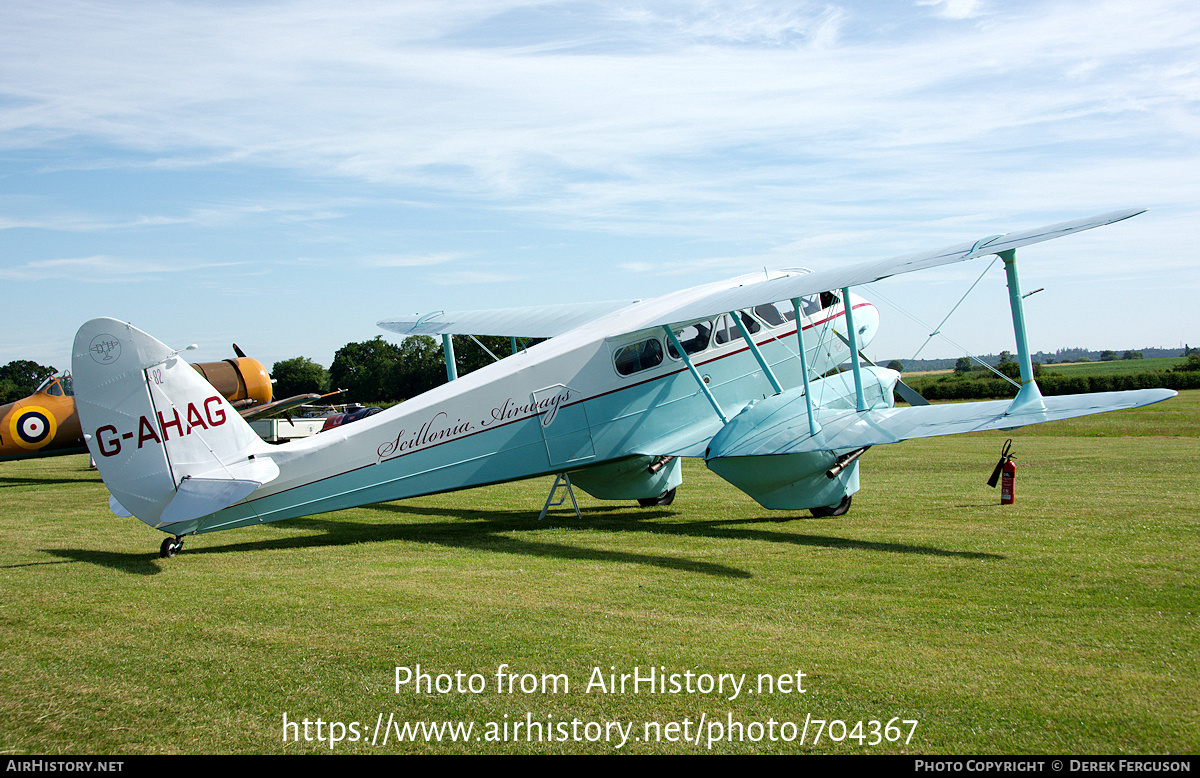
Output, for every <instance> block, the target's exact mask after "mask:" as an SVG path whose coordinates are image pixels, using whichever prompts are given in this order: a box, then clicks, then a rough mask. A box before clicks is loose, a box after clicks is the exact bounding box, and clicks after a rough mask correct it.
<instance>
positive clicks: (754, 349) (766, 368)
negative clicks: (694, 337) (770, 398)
mask: <svg viewBox="0 0 1200 778" xmlns="http://www.w3.org/2000/svg"><path fill="white" fill-rule="evenodd" d="M739 313H740V312H739V311H730V312H729V318H731V319H733V323H734V324H736V325H737V328H738V330H739V331H740V332H741V333H742V339H743V340H745V341H746V343H747V345H749V346H750V352H751V353H752V354H754V358H755V359H757V360H758V366H759V367H761V368H762V370H763V372H764V373H766V374H767V380H768V381H770V382H771V388H772V389H774V390H775V394H780V393H781V392H783V387H782V386H780V385H779V380H778V379H776V378H775V373H774V372H773V371H772V370H771V366H770V365H768V364H767V360H766V359H765V358H764V357H763V355H762V352H761V351H759V350H758V344H757V343H755V342H754V338H752V337H750V331H749V330H747V329H746V325H745V323H743V322H742V317H741V316H739V315H738V314H739Z"/></svg>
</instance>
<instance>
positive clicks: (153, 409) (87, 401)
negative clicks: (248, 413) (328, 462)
mask: <svg viewBox="0 0 1200 778" xmlns="http://www.w3.org/2000/svg"><path fill="white" fill-rule="evenodd" d="M176 353H177V352H175V351H173V350H172V349H170V348H168V347H167V346H166V345H164V344H163V343H161V342H159V341H158V340H155V339H154V338H152V337H150V336H149V335H147V334H146V333H144V332H142V331H141V330H139V329H137V328H136V327H133V326H131V325H129V324H125V323H123V322H119V321H116V320H115V319H107V318H103V319H93V320H92V321H89V322H88V323H87V324H85V325H83V327H81V328H80V329H79V332H78V333H77V334H76V336H75V345H74V349H73V351H72V360H71V369H72V373H73V375H74V376H75V392H76V397H75V399H76V405H77V407H78V411H79V419H80V423H81V424H82V427H83V431H84V437H85V439H86V440H87V445H88V450H89V451H90V452H91V455H92V458H93V459H94V460H95V462H96V466H97V468H98V469H99V470H100V475H101V477H102V478H103V479H104V483H105V485H106V486H108V489H109V491H110V492H111V493H112V500H111V501H110V507H112V508H113V511H114V513H118V515H120V513H121V511H118V510H117V508H121V509H123V510H124V512H126V513H128V514H131V515H134V516H137V518H139V519H140V520H141V521H143V522H145V523H146V524H148V525H150V526H151V527H156V528H158V529H162V530H163V531H165V532H170V533H172V534H175V535H183V534H187V533H188V532H191V531H193V530H194V528H195V525H194V522H195V520H196V519H199V518H201V517H203V516H206V515H208V514H210V513H213V512H215V511H218V510H221V509H222V508H226V507H228V506H230V505H233V504H234V503H237V502H239V501H241V500H243V499H245V498H246V497H248V496H249V495H250V494H252V493H253V492H254V491H255V490H256V489H257V488H258V487H259V486H261V485H262V484H264V483H267V482H269V481H271V480H274V479H275V478H276V477H277V476H278V475H279V468H278V467H277V466H276V465H275V463H274V462H273V461H272V460H271V458H270V456H269V455H270V453H271V447H270V446H269V445H268V444H266V443H265V442H263V441H262V440H261V439H259V437H258V436H257V435H255V434H254V431H253V430H251V429H250V427H249V425H248V424H246V422H245V421H244V420H243V419H242V418H241V416H240V415H238V413H237V411H236V410H234V408H233V406H231V405H230V404H229V402H228V401H226V400H225V398H224V397H222V396H221V394H220V392H218V391H216V390H215V389H214V388H213V387H212V386H211V385H210V384H209V383H208V382H207V381H205V380H204V379H203V378H202V377H201V376H200V375H199V374H198V373H197V372H196V371H195V370H193V369H192V368H191V366H190V365H188V364H187V363H186V362H185V361H184V360H182V359H180V358H179V357H178V356H176ZM113 503H115V505H114V504H113Z"/></svg>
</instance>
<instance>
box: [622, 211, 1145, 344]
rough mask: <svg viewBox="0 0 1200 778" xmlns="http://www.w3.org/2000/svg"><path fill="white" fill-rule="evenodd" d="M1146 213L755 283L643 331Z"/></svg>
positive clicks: (701, 301)
mask: <svg viewBox="0 0 1200 778" xmlns="http://www.w3.org/2000/svg"><path fill="white" fill-rule="evenodd" d="M1144 212H1145V209H1144V208H1132V209H1127V210H1123V211H1111V212H1109V213H1104V214H1100V215H1098V216H1092V217H1089V218H1086V219H1075V220H1074V221H1067V222H1060V223H1058V224H1051V225H1049V226H1046V227H1039V228H1037V229H1033V230H1025V231H1023V232H1010V233H1008V234H1007V235H997V236H993V237H990V238H983V239H980V240H977V241H975V242H973V243H970V242H968V243H959V244H956V245H953V246H947V247H945V248H940V249H935V250H933V251H925V252H919V253H916V254H905V255H904V256H900V257H893V258H892V259H885V260H881V261H873V262H861V263H858V264H854V265H850V266H848V267H843V268H834V269H829V270H819V271H816V272H814V273H809V274H802V275H789V276H784V277H779V278H772V279H769V280H762V281H758V282H751V283H747V284H743V285H742V286H739V287H735V288H733V289H722V290H720V291H717V292H713V293H711V294H708V295H704V296H703V297H700V298H698V299H693V300H691V301H689V302H687V303H685V304H683V305H680V306H678V307H676V308H674V309H673V310H671V311H667V312H659V313H658V316H657V318H655V319H653V320H651V321H649V322H647V324H646V325H645V326H647V327H654V326H664V325H669V324H674V323H677V322H681V321H691V320H694V319H702V318H705V317H708V316H713V315H716V314H718V313H724V312H727V311H739V310H743V309H746V308H753V307H754V306H756V305H763V304H765V303H772V302H777V301H779V300H788V299H791V298H793V297H802V296H804V295H809V294H817V293H819V292H826V291H829V290H831V289H842V288H844V287H849V286H858V285H860V284H869V283H871V282H872V281H878V280H880V279H883V278H887V277H889V276H894V275H899V274H900V273H911V272H914V271H917V270H925V269H927V268H931V267H938V266H941V265H948V264H951V263H954V262H961V261H963V260H966V259H974V258H976V257H983V256H987V255H990V254H997V253H999V252H1001V251H1007V250H1010V249H1016V248H1020V247H1021V246H1028V245H1031V244H1033V243H1041V242H1042V241H1046V240H1052V239H1054V238H1061V237H1063V236H1064V235H1070V234H1071V233H1074V232H1082V231H1083V230H1090V229H1092V228H1093V227H1102V226H1104V225H1106V224H1112V223H1114V222H1119V221H1122V220H1124V219H1128V218H1130V217H1133V216H1137V215H1138V214H1140V213H1144Z"/></svg>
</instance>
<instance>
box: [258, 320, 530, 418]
mask: <svg viewBox="0 0 1200 778" xmlns="http://www.w3.org/2000/svg"><path fill="white" fill-rule="evenodd" d="M478 341H479V342H478V343H476V342H475V340H472V339H471V338H469V337H466V336H462V335H455V336H453V342H454V363H455V368H456V370H457V373H458V375H460V376H462V375H466V374H467V373H470V372H472V371H475V370H478V369H479V368H481V367H483V366H484V365H488V364H490V363H492V362H493V361H495V360H494V359H493V358H492V356H491V355H489V354H488V353H487V351H484V349H483V347H481V346H480V343H482V344H483V346H486V347H487V349H488V350H490V351H491V352H492V354H495V355H496V356H497V357H501V358H503V357H506V356H508V355H510V354H511V353H512V343H511V341H510V340H509V339H508V338H503V337H480V338H478ZM443 353H444V352H443V350H442V343H441V341H440V340H435V339H434V338H431V337H428V336H426V335H415V336H412V337H408V338H405V339H404V340H403V341H401V342H400V343H392V342H390V341H386V340H384V339H383V336H382V335H378V336H376V337H375V338H374V339H372V340H365V341H362V342H360V343H347V344H346V345H345V346H342V347H341V348H340V349H338V350H337V353H336V354H334V356H333V363H332V364H331V365H330V366H329V369H328V370H326V369H325V368H324V367H322V366H321V365H319V364H317V363H316V362H313V361H312V360H311V359H309V358H308V357H293V358H292V359H285V360H283V361H281V362H276V363H275V364H274V365H273V366H272V367H271V377H272V378H274V379H275V396H276V397H291V396H293V395H297V394H307V393H311V392H320V393H324V392H329V391H333V390H335V389H345V390H346V392H345V393H344V394H342V395H339V397H338V399H337V400H336V401H337V402H352V403H358V404H360V405H361V404H368V403H396V402H400V401H402V400H407V399H409V398H411V397H416V396H417V395H418V394H421V393H422V392H427V391H429V390H430V389H432V388H434V387H435V386H440V385H441V384H444V383H446V381H447V380H448V379H447V377H446V363H445V358H444V356H443Z"/></svg>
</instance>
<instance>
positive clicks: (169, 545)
mask: <svg viewBox="0 0 1200 778" xmlns="http://www.w3.org/2000/svg"><path fill="white" fill-rule="evenodd" d="M182 550H183V536H182V535H181V536H179V537H175V538H166V539H164V540H163V542H162V545H161V546H159V547H158V555H159V556H160V557H162V558H163V559H169V558H170V557H173V556H175V555H176V554H178V553H179V552H180V551H182Z"/></svg>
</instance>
